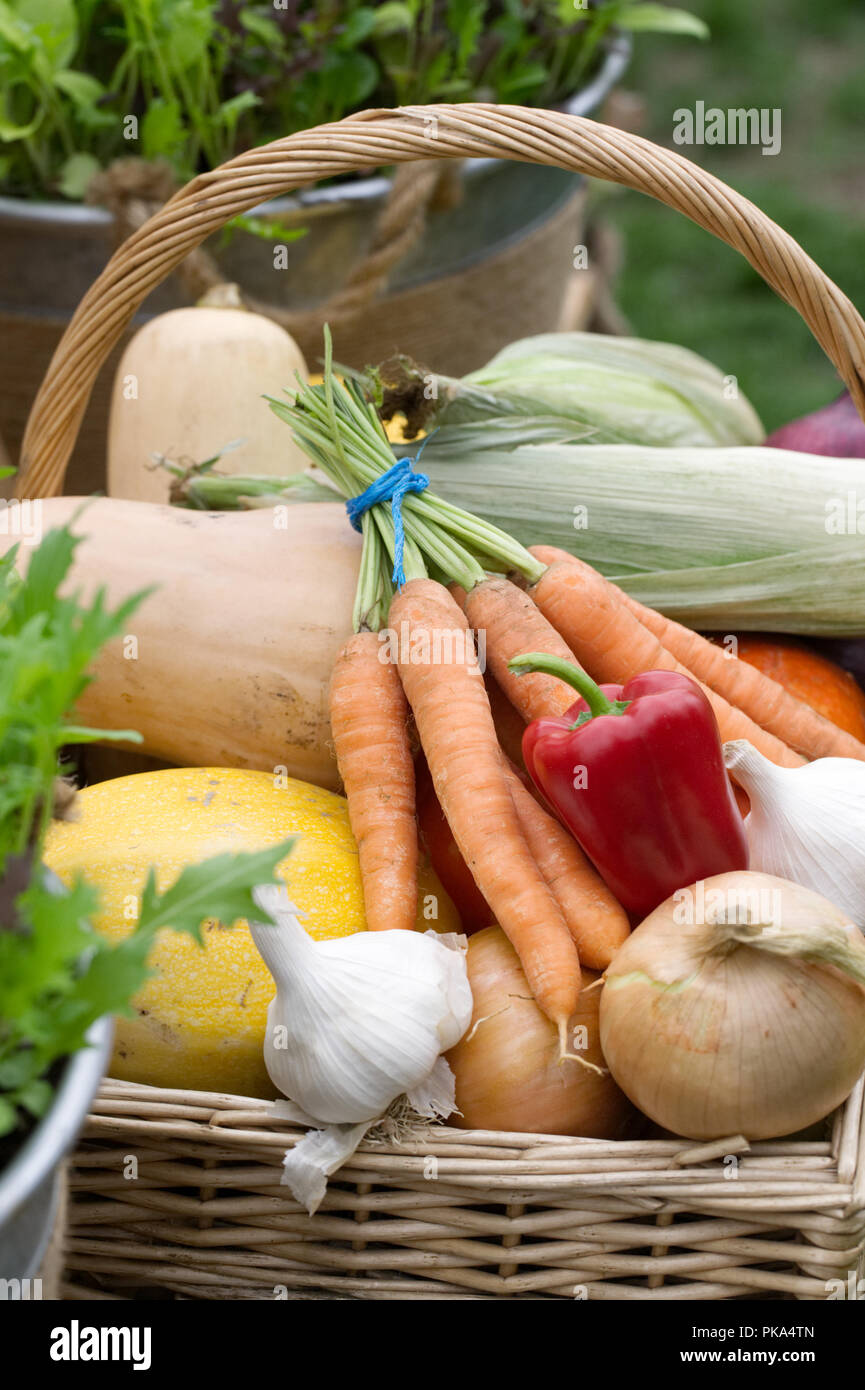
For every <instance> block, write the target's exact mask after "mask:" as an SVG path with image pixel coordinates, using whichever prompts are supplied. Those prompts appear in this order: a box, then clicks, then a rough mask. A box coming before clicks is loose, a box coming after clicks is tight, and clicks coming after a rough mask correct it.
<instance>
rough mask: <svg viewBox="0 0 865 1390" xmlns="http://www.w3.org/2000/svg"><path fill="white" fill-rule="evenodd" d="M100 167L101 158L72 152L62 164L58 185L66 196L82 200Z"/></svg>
mask: <svg viewBox="0 0 865 1390" xmlns="http://www.w3.org/2000/svg"><path fill="white" fill-rule="evenodd" d="M99 169H100V164H99V160H98V159H96V158H95V157H94V156H93V155H92V154H83V153H79V154H72V155H70V156H69V158H68V159H67V160H65V161H64V163H63V165H62V166H61V169H60V177H59V178H58V180H57V187H58V189H59V190H60V192H61V193H62V194H63V196H64V198H74V199H75V200H76V201H78V202H81V201H82V200H83V198H84V195H85V193H86V192H87V189H88V188H89V187H90V181H91V179H93V177H94V176H95V175H96V174H98V173H99Z"/></svg>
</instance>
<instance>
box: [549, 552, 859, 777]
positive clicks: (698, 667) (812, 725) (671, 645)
mask: <svg viewBox="0 0 865 1390" xmlns="http://www.w3.org/2000/svg"><path fill="white" fill-rule="evenodd" d="M531 553H533V555H534V556H535V557H537V559H538V560H541V562H542V563H544V564H552V563H553V562H555V560H565V562H569V563H570V564H576V566H583V564H584V562H583V560H577V559H576V557H574V556H573V555H569V553H567V550H559V549H556V548H555V546H547V545H544V546H534V548H533V552H531ZM606 582H608V584H609V585H611V588H612V589H613V591H615V594H616V596H617V598H619V599H620V602H622V603H624V606H626V607H627V609H630V612H631V613H633V614H634V617H636V619H638V621H640V623H642V626H644V627H645V628H648V631H649V632H652V634H654V635H655V637H656V638H658V641H659V642H661V644H662V645H663V646H665V648H666V651H668V652H669V653H670V655H672V656H674V657H676V660H677V662H681V664H683V666H686V667H687V669H688V671H691V674H693V676H694V677H695V678H697V680H698V681H702V682H704V685H708V687H711V689H713V691H715V694H716V695H722V696H723V698H725V699H726V701H729V702H730V705H733V706H736V709H740V710H741V712H743V714H747V716H748V717H750V719H752V720H754V723H755V724H759V727H761V728H765V730H766V733H769V734H775V735H776V738H780V739H782V741H783V742H784V744H787V745H789V746H790V748H793V749H794V751H795V752H797V753H801V755H802V756H804V758H857V759H859V762H865V744H862V742H861V741H859V739H858V738H854V737H852V734H848V733H847V731H846V730H843V728H839V727H837V724H833V723H832V720H829V719H825V717H823V716H822V714H818V712H816V710H815V709H812V708H811V706H809V705H807V703H805V702H804V701H801V699H798V698H797V696H795V695H791V694H790V692H789V691H786V689H784V687H783V685H780V684H779V682H777V681H773V680H772V677H770V676H765V674H763V673H762V671H758V670H757V667H755V666H748V663H747V662H740V660H737V659H736V657H731V656H729V655H727V652H726V651H723V649H722V648H719V646H716V645H715V644H713V642H708V641H706V639H705V637H701V635H700V632H693V631H691V628H690V627H684V626H683V624H681V623H674V621H673V619H669V617H665V616H663V614H662V613H656V612H655V609H651V607H647V606H645V603H640V602H638V600H637V599H633V598H631V596H630V595H629V594H626V592H624V589H620V588H619V587H617V585H616V584H611V581H609V580H608V581H606Z"/></svg>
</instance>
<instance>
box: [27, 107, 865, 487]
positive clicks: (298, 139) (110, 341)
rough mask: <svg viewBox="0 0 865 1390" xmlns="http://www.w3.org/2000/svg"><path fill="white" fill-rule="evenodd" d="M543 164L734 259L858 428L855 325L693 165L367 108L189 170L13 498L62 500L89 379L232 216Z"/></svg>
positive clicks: (79, 343)
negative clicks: (426, 174) (153, 297)
mask: <svg viewBox="0 0 865 1390" xmlns="http://www.w3.org/2000/svg"><path fill="white" fill-rule="evenodd" d="M470 157H481V158H483V157H487V158H499V159H515V160H521V161H524V162H528V163H537V164H548V165H553V166H556V167H558V168H562V169H571V170H574V171H576V172H577V173H583V174H588V175H590V176H591V177H593V178H598V179H604V180H606V181H608V182H612V183H620V184H622V185H624V186H625V187H627V188H633V189H637V190H639V191H640V192H642V193H647V194H649V196H650V197H653V198H656V199H657V200H658V201H659V202H662V203H666V204H667V205H668V207H671V208H674V209H675V210H676V211H677V212H681V213H684V215H685V216H686V217H690V218H691V220H692V221H693V222H696V223H697V224H698V226H701V227H703V228H705V230H706V231H709V232H711V233H712V234H713V235H714V236H716V237H718V238H719V239H720V240H721V241H725V242H726V243H727V244H728V245H729V246H732V247H733V248H734V249H735V250H737V251H739V252H740V253H741V254H742V255H743V256H744V257H745V259H746V260H747V261H749V262H750V264H751V265H752V266H753V267H754V269H755V270H756V271H757V272H758V273H759V274H760V275H761V276H762V277H763V279H764V280H765V281H766V282H767V284H769V285H771V287H772V289H774V290H775V292H776V293H777V294H778V295H779V296H780V297H781V298H782V299H784V300H786V302H787V303H788V304H790V305H791V306H792V307H793V308H794V309H796V310H797V312H798V313H799V314H800V315H801V316H802V318H803V319H804V320H805V322H806V323H807V325H808V327H809V328H810V329H811V332H812V333H813V334H814V337H815V338H816V339H817V341H818V343H819V344H820V346H821V347H822V348H823V351H824V352H825V353H826V355H827V357H828V358H829V359H830V361H831V362H832V363H833V364H834V365H835V367H836V368H837V369H838V372H839V374H840V375H841V377H842V378H843V380H844V382H845V383H846V385H847V386H848V387H849V389H850V393H851V396H852V397H853V400H854V401H855V403H856V407H857V409H858V411H859V414H860V415H861V416H862V417H863V418H865V323H863V321H862V319H861V317H860V316H859V314H858V313H857V311H856V309H855V308H854V306H853V305H852V304H851V303H850V301H849V299H847V298H846V296H845V295H843V294H842V293H841V291H840V290H839V289H838V287H837V286H836V285H834V284H833V283H832V281H831V280H830V279H829V278H828V276H826V275H825V274H824V273H823V271H822V270H821V269H820V267H819V266H817V265H816V264H815V263H814V261H812V260H811V258H810V257H809V256H807V255H806V254H805V252H804V251H803V250H802V248H801V247H800V246H799V245H798V243H797V242H796V241H794V240H793V238H792V237H791V236H789V235H788V234H787V232H785V231H784V230H783V229H782V228H781V227H779V226H778V225H777V224H776V223H775V222H773V221H772V220H771V218H769V217H767V216H766V215H765V214H764V213H763V212H761V211H760V209H759V208H757V207H755V205H754V204H753V203H751V202H749V201H748V200H747V199H746V198H743V197H742V196H741V195H740V194H738V193H736V192H734V190H733V189H731V188H728V187H727V185H726V184H725V183H723V182H722V181H721V180H720V179H717V178H715V177H714V175H712V174H710V173H707V171H706V170H705V169H701V168H700V166H699V165H696V164H692V163H691V162H690V160H687V159H685V158H684V157H683V156H682V155H680V154H677V153H675V152H674V151H672V150H668V149H665V148H664V147H663V146H660V145H654V144H652V142H651V141H650V140H645V139H643V138H642V137H641V136H638V135H633V134H630V133H629V132H627V131H622V130H616V129H614V128H612V127H611V126H605V125H601V124H599V123H598V122H595V121H591V120H588V119H586V118H585V117H583V116H570V115H567V114H566V113H563V112H557V111H548V110H542V109H530V108H527V107H522V106H497V105H492V104H486V103H481V102H467V103H466V104H465V105H441V106H406V107H400V108H397V109H396V110H388V109H383V110H371V111H363V112H361V113H360V114H358V115H354V116H347V117H346V118H345V119H344V120H342V121H337V122H335V123H333V124H330V125H324V126H317V127H316V128H315V129H313V130H307V131H300V132H299V133H297V134H295V135H289V136H286V137H285V138H284V139H282V140H276V141H274V142H273V143H272V144H270V145H263V146H261V147H259V148H258V149H254V150H250V151H248V152H247V153H246V154H242V155H238V156H236V157H235V158H234V159H231V160H229V161H228V162H227V163H226V164H223V165H221V166H220V167H219V168H218V169H214V170H212V171H211V172H210V173H206V174H199V175H198V176H197V177H196V178H195V179H193V180H192V182H191V183H188V184H187V185H186V187H185V188H182V189H181V190H180V192H179V193H176V194H175V195H174V197H173V198H171V199H170V200H169V202H168V203H166V204H165V206H164V207H163V208H162V209H160V211H159V212H157V213H156V214H155V215H154V216H153V217H151V218H150V219H149V220H148V221H147V222H146V223H145V224H144V226H142V227H141V228H140V229H139V231H137V232H136V233H135V234H134V235H133V236H131V237H130V238H129V240H128V241H126V242H124V244H123V245H122V246H121V247H120V248H119V250H118V251H116V252H115V254H114V255H113V256H112V258H111V260H110V261H109V262H108V265H107V266H106V267H105V269H104V271H103V272H102V274H101V275H100V276H99V278H98V279H97V280H96V281H95V283H94V284H93V285H92V286H91V288H90V289H89V290H88V292H87V294H86V295H85V296H84V298H83V299H82V301H81V303H80V304H79V306H78V308H77V310H76V311H75V314H74V315H73V317H72V319H71V320H70V323H69V325H68V327H67V329H66V331H65V333H64V334H63V337H62V338H61V340H60V342H59V344H58V346H57V349H56V351H55V353H54V356H53V358H52V360H51V363H50V365H49V367H48V371H47V373H46V376H45V379H44V381H43V383H42V385H41V387H40V389H39V392H38V394H37V396H36V400H35V401H34V404H33V408H32V411H31V413H30V419H29V421H28V423H27V430H26V433H25V436H24V442H23V445H22V451H21V468H20V471H19V475H18V479H17V495H18V496H19V497H36V496H49V497H50V496H54V495H56V494H57V493H58V492H60V491H61V489H62V486H63V478H64V474H65V472H66V465H67V463H68V461H69V455H70V454H71V452H72V448H73V446H74V443H75V439H76V436H77V434H78V429H79V426H80V424H81V420H82V417H83V415H84V411H85V409H86V407H87V402H88V400H89V398H90V393H91V391H92V389H93V384H94V382H95V380H96V377H97V375H98V373H99V369H100V367H101V366H102V364H103V362H104V361H105V359H106V357H107V356H108V354H109V352H110V351H111V349H112V348H113V347H114V345H115V343H116V342H117V341H118V339H119V338H120V336H121V334H122V333H123V331H124V329H125V328H126V327H127V326H128V324H129V323H130V321H131V320H132V318H133V315H134V314H135V312H136V310H137V309H138V307H139V305H140V304H141V302H142V300H144V299H145V298H146V296H147V295H148V294H149V293H150V292H151V290H153V289H154V288H155V287H156V286H157V285H158V284H160V283H161V281H162V280H164V279H165V277H166V276H167V275H169V274H170V273H171V271H172V270H174V268H175V267H176V266H177V265H179V263H180V262H181V261H182V260H183V258H184V257H185V256H186V255H188V253H189V252H190V251H192V250H193V249H194V248H195V247H197V246H199V245H200V244H201V242H202V241H204V240H205V239H206V238H207V237H208V236H210V235H211V233H213V232H215V231H218V230H219V228H220V227H222V226H223V225H224V223H225V222H226V221H228V219H229V218H231V217H234V216H235V215H236V214H237V213H241V212H247V211H248V210H249V209H250V208H253V207H255V206H256V205H257V204H258V203H261V202H265V201H267V200H268V199H270V198H276V197H278V196H280V195H281V194H284V193H289V192H292V191H293V190H294V189H296V188H299V187H301V186H303V185H304V184H309V183H313V182H315V181H317V180H318V179H322V178H329V177H333V176H334V175H337V174H347V173H351V172H356V171H358V170H360V169H371V168H378V167H380V166H381V165H386V164H404V163H408V162H409V161H412V160H426V159H464V158H470Z"/></svg>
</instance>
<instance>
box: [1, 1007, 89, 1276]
mask: <svg viewBox="0 0 865 1390" xmlns="http://www.w3.org/2000/svg"><path fill="white" fill-rule="evenodd" d="M112 1031H113V1030H112V1021H111V1019H110V1018H102V1019H99V1021H98V1022H97V1023H94V1025H93V1027H92V1028H91V1029H90V1032H89V1033H88V1036H87V1043H88V1045H87V1046H86V1047H84V1048H82V1050H81V1051H80V1052H77V1053H76V1054H75V1056H74V1057H70V1059H69V1061H68V1062H67V1063H66V1067H65V1069H64V1072H63V1076H62V1079H61V1081H60V1084H59V1086H58V1087H57V1094H56V1096H55V1098H54V1103H53V1105H52V1106H51V1109H50V1110H49V1111H48V1113H47V1115H45V1116H44V1117H43V1119H42V1120H40V1122H39V1124H38V1125H37V1126H36V1128H35V1129H34V1130H33V1132H32V1134H31V1135H30V1136H29V1138H28V1139H27V1140H26V1141H25V1143H24V1144H22V1146H21V1148H20V1149H19V1150H18V1152H17V1154H16V1155H15V1157H14V1158H13V1160H12V1162H11V1163H10V1164H8V1165H7V1166H6V1167H5V1168H4V1169H3V1170H2V1171H0V1281H3V1282H2V1292H0V1296H2V1297H4V1298H22V1297H27V1295H28V1292H30V1290H29V1289H28V1286H27V1285H26V1284H25V1283H24V1282H23V1281H25V1280H32V1279H33V1278H34V1276H35V1275H36V1274H37V1271H38V1270H39V1266H40V1264H41V1261H42V1257H43V1255H44V1253H45V1249H46V1247H47V1245H48V1242H49V1240H50V1238H51V1232H52V1228H53V1226H54V1221H55V1217H56V1213H57V1199H58V1189H59V1169H60V1164H61V1162H62V1160H63V1158H64V1156H65V1155H66V1153H68V1151H69V1149H71V1147H72V1145H73V1144H74V1143H75V1140H76V1138H77V1136H78V1131H79V1130H80V1129H81V1127H82V1125H83V1124H84V1120H85V1118H86V1116H87V1111H88V1109H89V1108H90V1102H91V1101H92V1099H93V1097H94V1095H95V1094H96V1091H97V1089H98V1086H99V1082H100V1081H101V1079H102V1075H103V1073H104V1071H105V1068H106V1066H107V1063H108V1059H109V1057H110V1055H111V1035H112Z"/></svg>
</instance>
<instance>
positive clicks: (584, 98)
mask: <svg viewBox="0 0 865 1390" xmlns="http://www.w3.org/2000/svg"><path fill="white" fill-rule="evenodd" d="M631 48H632V44H631V38H630V35H628V34H626V33H617V34H613V35H612V36H611V38H610V39H609V40H608V42H607V44H606V51H605V54H604V61H603V62H602V64H601V66H600V68H599V70H598V72H597V74H596V75H595V77H594V78H593V79H592V81H591V82H590V83H589V84H588V85H587V86H586V87H583V88H582V89H581V90H580V91H579V92H577V93H575V95H574V96H572V97H570V98H569V99H568V100H567V101H566V102H563V103H562V105H561V107H560V108H559V109H560V110H562V111H565V112H567V113H568V115H571V116H587V115H588V114H589V113H590V112H591V111H593V110H594V109H595V107H596V106H597V105H598V103H599V102H600V101H601V100H602V99H603V98H604V97H605V96H606V95H607V93H608V92H609V91H610V90H611V89H612V88H613V87H614V86H615V84H616V83H617V82H618V80H619V78H620V77H621V76H622V74H623V72H624V71H625V69H626V68H627V66H628V63H629V62H630V59H631ZM505 162H506V161H504V160H501V159H467V160H465V161H464V164H463V167H464V169H465V172H466V176H467V177H468V178H470V179H471V178H476V177H477V176H478V175H479V174H483V173H484V172H487V171H488V170H490V169H492V168H495V167H496V166H498V165H501V164H504V163H505ZM389 189H390V179H388V178H386V177H384V176H383V175H381V174H375V175H372V176H370V177H369V178H362V179H355V180H353V181H352V182H351V183H346V184H333V185H331V186H329V187H328V188H309V189H301V190H299V191H298V192H297V193H292V194H290V195H288V196H287V197H284V198H275V199H272V200H271V201H270V202H268V203H261V204H260V205H259V206H258V207H257V208H256V209H255V210H254V213H255V214H262V213H264V214H272V215H279V214H286V213H291V212H297V211H299V210H301V209H308V210H318V211H320V212H331V211H334V210H335V209H336V208H337V207H339V206H340V205H345V204H346V203H367V202H370V203H371V202H375V201H376V200H377V199H381V198H383V197H384V196H385V195H386V193H387V192H388V190H389ZM112 220H113V218H112V214H111V213H110V212H109V211H108V210H107V209H106V208H100V207H95V206H91V205H90V204H88V203H66V202H60V201H50V200H47V199H46V200H43V201H40V200H38V199H34V200H33V201H32V202H31V201H29V200H28V199H25V198H10V197H3V196H0V222H7V223H17V224H18V225H19V226H21V227H28V226H29V227H36V226H38V227H43V228H44V227H49V226H52V225H53V226H58V227H60V228H62V229H64V230H72V229H75V230H77V231H79V232H81V231H83V232H100V231H103V230H104V229H105V228H106V227H108V226H110V224H111V222H112Z"/></svg>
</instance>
